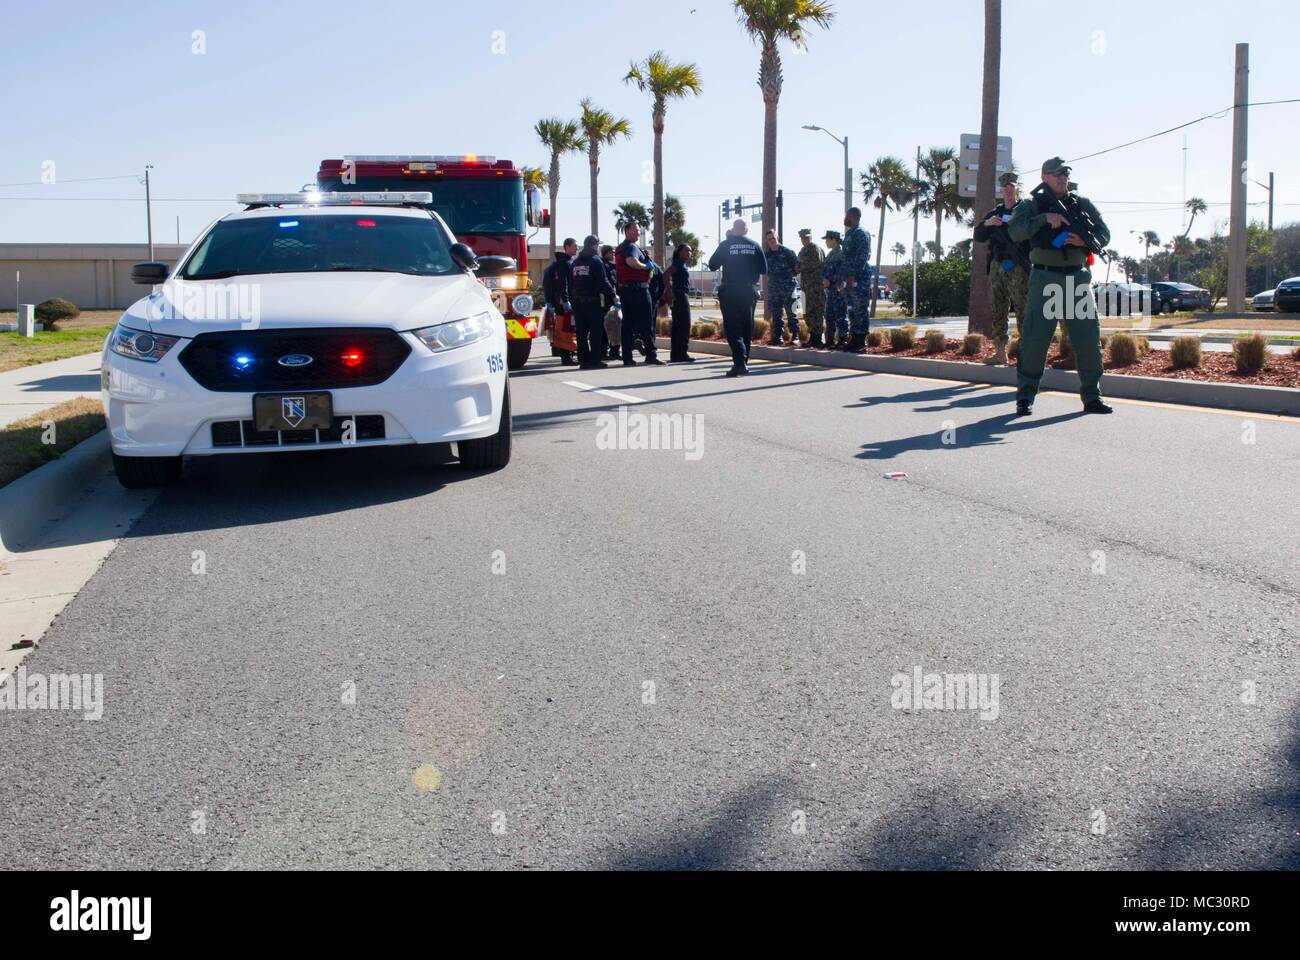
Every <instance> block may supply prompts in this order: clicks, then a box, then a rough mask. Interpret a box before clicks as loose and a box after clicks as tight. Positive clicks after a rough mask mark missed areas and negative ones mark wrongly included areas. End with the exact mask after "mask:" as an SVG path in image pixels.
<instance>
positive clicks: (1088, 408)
mask: <svg viewBox="0 0 1300 960" xmlns="http://www.w3.org/2000/svg"><path fill="white" fill-rule="evenodd" d="M1083 412H1084V413H1114V412H1115V408H1114V407H1112V406H1111V405H1110V404H1109V403H1106V402H1105V401H1104V400H1089V401H1088V402H1087V403H1085V404H1084V405H1083Z"/></svg>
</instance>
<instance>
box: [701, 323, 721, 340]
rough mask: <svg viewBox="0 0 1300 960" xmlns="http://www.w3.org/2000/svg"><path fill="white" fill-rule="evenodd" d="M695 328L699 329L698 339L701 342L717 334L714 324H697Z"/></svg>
mask: <svg viewBox="0 0 1300 960" xmlns="http://www.w3.org/2000/svg"><path fill="white" fill-rule="evenodd" d="M697 326H698V327H699V328H700V333H699V339H701V340H708V339H710V338H711V337H712V336H713V335H714V334H715V333H717V332H718V327H717V324H714V323H699V324H697Z"/></svg>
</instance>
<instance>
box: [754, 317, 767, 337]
mask: <svg viewBox="0 0 1300 960" xmlns="http://www.w3.org/2000/svg"><path fill="white" fill-rule="evenodd" d="M765 336H767V321H766V320H755V321H754V339H755V340H762V339H763V338H764V337H765Z"/></svg>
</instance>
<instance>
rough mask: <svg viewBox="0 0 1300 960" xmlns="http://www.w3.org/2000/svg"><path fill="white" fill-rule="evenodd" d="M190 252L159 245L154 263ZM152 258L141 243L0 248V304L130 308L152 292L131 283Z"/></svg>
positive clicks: (176, 246)
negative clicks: (61, 302) (57, 302)
mask: <svg viewBox="0 0 1300 960" xmlns="http://www.w3.org/2000/svg"><path fill="white" fill-rule="evenodd" d="M187 249H189V247H188V245H187V244H176V243H155V244H154V245H153V250H154V259H155V260H159V261H162V262H164V263H169V264H170V263H175V262H176V261H177V260H178V259H179V258H180V256H181V255H182V254H183V253H184V252H185V251H186V250H187ZM148 259H149V247H148V246H147V245H146V244H143V243H92V244H82V243H0V304H4V305H5V306H6V307H11V306H12V305H13V304H14V303H16V302H17V300H18V298H19V297H21V298H22V301H23V303H40V302H41V301H42V300H48V299H49V298H51V297H62V298H63V299H65V300H71V301H72V302H73V303H75V304H76V305H77V306H79V307H81V308H82V309H83V310H115V309H121V308H123V307H129V306H130V305H131V304H133V303H135V301H137V300H139V299H140V298H141V297H142V296H144V295H145V294H147V293H148V288H147V287H141V286H138V285H137V284H134V283H132V282H131V267H132V265H133V264H137V263H143V262H144V261H146V260H148ZM15 274H21V277H20V279H18V280H17V281H16V280H15Z"/></svg>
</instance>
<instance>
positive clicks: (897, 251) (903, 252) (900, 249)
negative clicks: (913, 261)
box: [881, 227, 907, 266]
mask: <svg viewBox="0 0 1300 960" xmlns="http://www.w3.org/2000/svg"><path fill="white" fill-rule="evenodd" d="M881 230H882V231H883V230H884V227H881ZM889 252H890V253H892V254H893V255H894V266H898V258H899V257H905V256H907V247H905V246H903V245H902V244H901V243H896V244H894V245H893V246H892V247H890V248H889Z"/></svg>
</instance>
